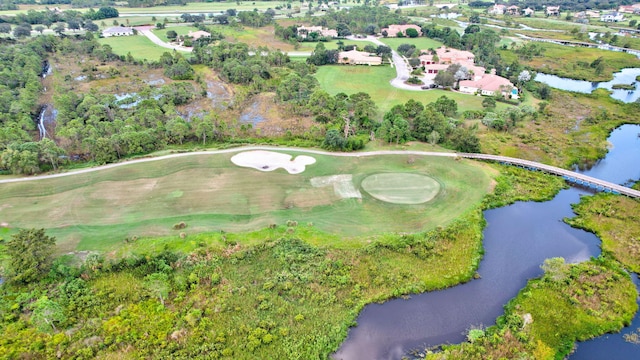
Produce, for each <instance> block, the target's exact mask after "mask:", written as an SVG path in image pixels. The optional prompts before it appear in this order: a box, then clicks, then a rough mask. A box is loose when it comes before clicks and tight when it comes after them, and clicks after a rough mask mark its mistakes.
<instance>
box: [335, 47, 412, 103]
mask: <svg viewBox="0 0 640 360" xmlns="http://www.w3.org/2000/svg"><path fill="white" fill-rule="evenodd" d="M347 39H349V40H353V41H369V42H372V43H374V44H376V45H382V46H387V45H386V44H385V43H383V42H382V41H380V40H378V38H376V37H375V36H367V37H366V38H364V39H362V38H356V37H355V36H347ZM391 61H392V62H393V67H395V68H396V77H395V78H394V79H393V80H391V81H390V83H391V86H393V87H395V88H398V89H403V90H410V91H421V90H422V89H421V88H420V86H419V85H409V84H405V81H407V79H409V77H410V76H411V70H412V69H411V66H410V65H409V62H408V61H407V59H406V58H404V57H403V56H400V54H398V52H397V51H395V50H393V49H391Z"/></svg>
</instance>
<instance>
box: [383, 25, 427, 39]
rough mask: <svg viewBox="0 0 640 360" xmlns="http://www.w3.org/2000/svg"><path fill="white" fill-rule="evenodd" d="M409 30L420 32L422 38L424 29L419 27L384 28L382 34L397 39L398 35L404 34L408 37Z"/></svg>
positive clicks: (395, 26) (392, 26) (399, 26)
mask: <svg viewBox="0 0 640 360" xmlns="http://www.w3.org/2000/svg"><path fill="white" fill-rule="evenodd" d="M407 29H415V30H416V31H417V32H418V36H422V29H421V28H420V26H418V25H413V24H407V25H389V27H388V28H383V29H382V30H380V33H382V34H384V33H385V32H386V33H387V35H386V36H387V37H397V36H398V33H402V35H403V36H407Z"/></svg>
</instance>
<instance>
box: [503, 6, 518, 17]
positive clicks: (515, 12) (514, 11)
mask: <svg viewBox="0 0 640 360" xmlns="http://www.w3.org/2000/svg"><path fill="white" fill-rule="evenodd" d="M506 14H507V15H519V14H520V8H519V7H517V6H515V5H511V6H509V7H508V8H507V11H506Z"/></svg>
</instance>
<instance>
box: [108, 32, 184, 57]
mask: <svg viewBox="0 0 640 360" xmlns="http://www.w3.org/2000/svg"><path fill="white" fill-rule="evenodd" d="M98 41H99V42H100V44H103V45H104V44H107V45H109V46H111V49H113V52H114V53H115V54H118V55H127V53H131V55H133V57H134V58H136V59H139V60H142V59H147V60H149V61H155V60H158V59H160V56H162V54H163V53H165V52H172V51H173V50H171V49H166V48H163V47H161V46H158V45H156V44H154V43H153V42H151V40H149V39H148V38H147V37H146V36H143V35H135V36H117V37H109V38H102V39H98ZM184 54H187V53H184Z"/></svg>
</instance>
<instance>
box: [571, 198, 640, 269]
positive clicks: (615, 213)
mask: <svg viewBox="0 0 640 360" xmlns="http://www.w3.org/2000/svg"><path fill="white" fill-rule="evenodd" d="M573 211H574V212H575V213H576V214H577V217H575V218H572V219H568V221H567V222H568V223H569V224H570V225H571V226H575V227H579V228H582V229H585V230H587V231H591V232H593V233H595V234H597V235H598V237H599V238H600V239H602V250H604V251H607V252H610V253H611V254H613V256H614V257H615V258H616V259H617V260H618V261H620V262H621V263H622V264H624V266H625V267H626V268H628V269H629V270H631V271H633V272H636V273H637V272H640V202H638V201H635V200H633V199H630V198H627V197H625V196H613V195H607V194H598V195H596V196H584V197H582V198H581V199H580V203H579V204H576V205H574V207H573Z"/></svg>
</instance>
